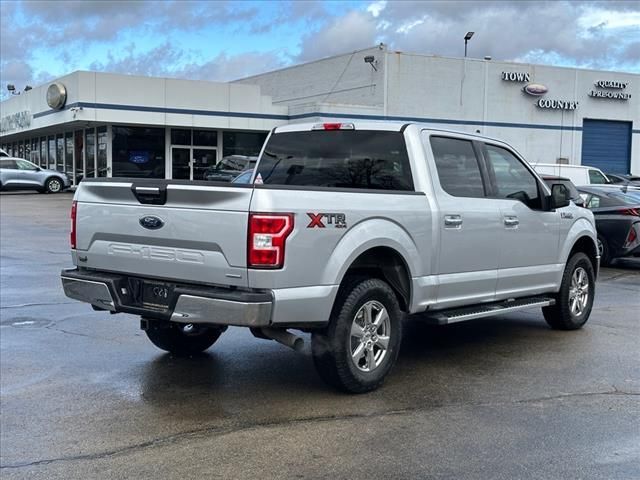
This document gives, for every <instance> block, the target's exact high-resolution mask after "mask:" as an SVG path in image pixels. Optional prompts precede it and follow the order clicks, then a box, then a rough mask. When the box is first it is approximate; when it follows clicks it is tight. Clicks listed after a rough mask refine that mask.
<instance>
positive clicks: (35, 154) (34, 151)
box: [29, 138, 40, 165]
mask: <svg viewBox="0 0 640 480" xmlns="http://www.w3.org/2000/svg"><path fill="white" fill-rule="evenodd" d="M29 160H31V161H32V162H33V163H35V164H36V165H40V140H39V139H37V138H34V139H33V140H31V158H30V159H29Z"/></svg>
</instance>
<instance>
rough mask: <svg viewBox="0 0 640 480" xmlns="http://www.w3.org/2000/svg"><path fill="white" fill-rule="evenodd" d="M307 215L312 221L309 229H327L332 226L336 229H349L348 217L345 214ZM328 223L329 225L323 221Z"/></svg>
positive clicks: (308, 213)
mask: <svg viewBox="0 0 640 480" xmlns="http://www.w3.org/2000/svg"><path fill="white" fill-rule="evenodd" d="M307 215H308V216H309V218H310V219H311V221H310V222H309V225H307V228H316V227H318V228H326V226H327V225H332V226H333V227H334V228H347V216H346V215H345V214H344V213H310V212H307ZM323 219H324V220H325V221H326V222H327V225H325V224H324V223H323V221H322V220H323Z"/></svg>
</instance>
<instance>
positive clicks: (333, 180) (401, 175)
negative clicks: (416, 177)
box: [256, 130, 414, 191]
mask: <svg viewBox="0 0 640 480" xmlns="http://www.w3.org/2000/svg"><path fill="white" fill-rule="evenodd" d="M260 181H262V183H264V184H266V185H296V186H312V187H332V188H361V189H381V190H411V191H412V190H414V187H413V178H412V176H411V168H410V166H409V158H408V156H407V147H406V145H405V142H404V137H403V135H402V133H401V132H388V131H373V130H330V131H325V130H318V131H310V132H286V133H276V134H275V135H272V136H271V137H270V138H269V141H268V142H267V145H266V147H265V150H264V153H263V155H262V157H261V158H260V162H259V163H258V173H257V174H256V183H260Z"/></svg>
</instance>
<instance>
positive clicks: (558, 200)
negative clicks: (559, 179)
mask: <svg viewBox="0 0 640 480" xmlns="http://www.w3.org/2000/svg"><path fill="white" fill-rule="evenodd" d="M570 200H571V194H570V193H569V189H568V188H567V187H565V186H564V185H563V184H561V183H554V184H553V185H551V205H550V206H551V209H552V210H555V209H557V208H562V207H568V206H569V204H570Z"/></svg>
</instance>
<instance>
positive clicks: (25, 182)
mask: <svg viewBox="0 0 640 480" xmlns="http://www.w3.org/2000/svg"><path fill="white" fill-rule="evenodd" d="M70 186H71V180H69V177H68V176H67V175H66V174H65V173H62V172H58V171H57V170H48V169H45V168H40V167H39V166H37V165H35V164H33V163H31V162H29V161H27V160H24V159H22V158H13V157H9V158H7V157H3V158H2V159H0V189H2V190H23V189H34V190H38V191H39V192H42V193H44V192H46V193H60V192H62V191H63V190H64V189H65V188H69V187H70Z"/></svg>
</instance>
